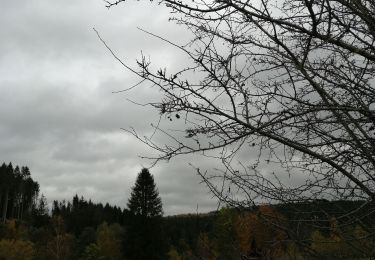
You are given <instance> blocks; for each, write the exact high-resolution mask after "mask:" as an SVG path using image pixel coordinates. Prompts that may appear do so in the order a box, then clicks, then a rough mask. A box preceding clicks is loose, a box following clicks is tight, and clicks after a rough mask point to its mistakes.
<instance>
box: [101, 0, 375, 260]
mask: <svg viewBox="0 0 375 260" xmlns="http://www.w3.org/2000/svg"><path fill="white" fill-rule="evenodd" d="M124 1H125V0H118V1H115V2H108V7H111V6H113V5H117V4H119V3H120V2H124ZM160 2H161V3H162V4H165V5H166V6H167V8H169V9H170V10H171V13H172V17H171V19H172V20H174V21H176V23H177V24H180V25H183V26H185V27H186V28H187V29H188V30H189V31H190V32H191V35H192V39H191V41H190V42H189V43H188V44H181V43H178V44H175V43H172V42H171V41H168V40H165V39H162V38H161V37H159V38H160V39H162V40H164V41H167V42H169V43H170V44H171V46H172V47H174V48H176V49H177V50H179V51H182V52H184V53H185V54H186V55H187V57H188V58H189V59H190V65H189V63H185V64H187V65H186V67H185V68H183V69H181V70H179V71H173V69H172V70H171V72H168V71H167V70H166V69H160V70H155V71H154V70H153V69H152V66H150V61H149V60H148V59H146V58H145V57H142V58H141V59H140V60H139V61H138V65H139V69H135V68H130V67H129V66H128V65H126V64H125V63H122V64H123V65H124V66H125V67H127V68H128V69H130V70H131V71H132V72H135V73H136V74H138V75H139V76H140V77H141V78H143V79H146V81H142V82H143V83H142V84H139V85H138V87H139V86H142V85H144V84H147V83H146V82H151V86H156V87H158V88H159V89H160V90H161V91H162V92H163V93H164V97H163V98H162V99H161V101H160V102H159V103H152V104H150V105H152V106H154V107H155V108H156V109H158V110H159V111H160V114H161V116H165V117H166V118H168V119H171V120H172V118H173V119H174V120H176V121H177V120H178V118H181V119H184V120H183V121H184V124H177V125H179V127H181V125H182V127H183V128H184V130H185V136H181V135H179V134H178V133H180V132H181V131H169V130H166V129H158V126H156V130H159V132H160V133H162V134H165V135H166V136H167V137H170V140H171V142H170V143H168V145H163V144H161V145H159V144H157V143H155V140H151V139H148V138H144V137H142V136H141V135H139V134H138V133H137V132H135V131H133V130H131V131H130V132H131V133H132V134H134V135H135V136H136V137H137V138H139V139H140V140H142V141H143V142H145V143H146V144H148V145H149V146H151V147H153V148H155V149H156V150H157V151H158V152H160V155H159V156H158V157H157V158H155V159H156V160H160V159H166V160H169V159H170V158H172V157H174V156H176V155H181V154H189V153H197V152H198V153H202V154H203V155H209V156H216V157H217V158H218V159H219V160H220V161H221V162H222V163H223V165H224V167H223V169H222V170H218V171H217V172H212V171H211V173H209V172H208V173H207V172H205V171H202V170H200V169H198V172H199V173H200V174H201V177H202V178H203V180H204V181H205V182H206V184H207V185H208V187H209V188H210V190H211V191H212V192H213V193H214V194H215V195H216V196H217V197H218V198H219V199H220V200H221V201H224V202H226V203H228V204H230V205H233V206H239V207H248V206H252V205H254V204H256V203H258V202H271V203H275V202H281V203H291V202H294V203H296V202H300V203H302V202H304V201H310V200H315V199H328V200H343V199H344V200H359V201H361V202H359V203H358V206H357V207H356V208H355V209H353V208H351V209H350V212H348V211H347V212H345V210H343V211H344V212H343V213H342V217H341V218H338V219H339V221H338V224H337V225H338V226H341V227H343V228H345V227H348V226H351V225H353V223H354V222H356V223H358V224H360V225H361V226H362V227H363V228H364V229H365V230H366V232H367V233H366V236H367V237H371V236H373V234H374V228H373V226H372V225H370V224H369V223H367V222H365V221H364V220H363V217H364V216H365V215H366V214H365V215H362V216H358V215H357V214H356V213H355V212H358V209H360V208H361V209H364V208H367V211H366V212H367V213H370V212H372V210H371V208H373V204H371V203H372V202H373V201H374V199H375V177H374V173H375V134H374V133H375V132H374V130H375V86H374V85H375V44H374V43H375V2H374V1H367V0H301V1H294V0H281V1H270V0H259V1H248V0H218V1H211V0H197V1H190V0H186V1H185V0H178V1H177V0H161V1H160ZM149 34H150V33H149ZM156 37H158V36H156ZM181 46H183V47H181ZM192 75H194V76H193V77H192ZM133 89H134V88H133ZM176 133H177V134H176ZM255 148H256V150H255ZM254 151H255V152H254ZM256 153H258V155H256ZM276 170H277V171H276ZM218 183H220V184H219V185H218ZM323 215H324V214H323ZM305 216H306V215H305ZM329 218H330V216H327V221H328V220H329ZM305 223H307V222H305ZM341 224H343V225H341ZM338 230H340V229H338ZM289 233H290V234H288V237H290V238H292V239H295V241H302V240H301V239H299V238H298V234H293V233H292V232H289ZM349 233H350V232H349ZM345 234H346V232H345V231H344V232H341V235H340V236H342V237H341V239H344V240H346V241H351V239H354V238H350V237H345ZM307 243H309V242H307ZM359 250H360V249H359ZM368 253H369V252H368V251H367V252H363V254H365V255H366V254H368Z"/></svg>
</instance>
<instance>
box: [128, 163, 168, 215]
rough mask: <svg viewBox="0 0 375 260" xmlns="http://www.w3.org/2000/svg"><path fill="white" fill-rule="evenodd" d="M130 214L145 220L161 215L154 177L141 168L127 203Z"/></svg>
mask: <svg viewBox="0 0 375 260" xmlns="http://www.w3.org/2000/svg"><path fill="white" fill-rule="evenodd" d="M128 208H129V210H130V213H132V214H133V215H135V216H141V217H145V218H150V217H160V216H162V215H163V206H162V202H161V198H160V196H159V192H158V190H157V188H156V185H155V182H154V177H153V176H152V175H151V174H150V172H149V170H148V169H146V168H143V169H142V171H141V172H140V173H139V174H138V177H137V180H136V182H135V185H134V187H133V189H132V193H131V196H130V199H129V202H128Z"/></svg>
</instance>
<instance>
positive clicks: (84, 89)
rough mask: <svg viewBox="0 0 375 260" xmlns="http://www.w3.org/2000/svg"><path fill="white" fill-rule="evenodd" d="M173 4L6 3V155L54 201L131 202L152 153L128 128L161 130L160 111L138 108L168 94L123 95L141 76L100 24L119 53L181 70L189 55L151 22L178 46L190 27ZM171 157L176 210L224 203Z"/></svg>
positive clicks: (0, 148)
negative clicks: (176, 19)
mask: <svg viewBox="0 0 375 260" xmlns="http://www.w3.org/2000/svg"><path fill="white" fill-rule="evenodd" d="M167 11H168V10H165V9H164V8H162V7H159V6H158V5H157V4H156V3H152V4H151V3H150V2H149V1H140V2H138V1H129V2H127V3H126V4H123V5H120V6H117V7H115V8H112V9H110V10H108V9H107V8H106V7H105V3H104V2H103V1H101V0H90V1H88V0H64V1H57V0H17V1H3V2H2V5H1V8H0V24H1V26H0V35H1V41H0V91H1V94H0V161H1V162H7V163H8V162H12V163H13V164H14V165H20V166H22V165H25V166H29V168H30V170H31V173H32V177H33V178H34V179H35V180H36V181H37V182H38V183H39V184H40V186H41V193H43V194H44V195H45V196H46V197H47V199H48V201H49V202H51V201H52V200H55V199H58V200H62V199H66V200H70V199H71V198H72V197H73V196H74V195H75V194H76V193H77V194H78V195H80V196H81V195H82V196H84V197H85V198H87V199H88V198H91V199H92V200H93V201H96V202H103V203H105V202H109V203H110V204H112V205H118V206H121V207H125V205H126V202H127V200H128V198H129V195H130V189H131V187H132V186H133V184H134V181H135V178H136V175H137V173H138V172H139V171H140V170H141V168H142V167H143V166H149V161H146V160H142V159H140V158H139V155H147V154H151V151H150V150H149V149H148V148H147V147H145V146H144V145H142V144H141V143H140V142H139V141H137V140H136V139H135V138H133V137H132V136H131V135H129V134H127V133H126V132H124V131H123V130H121V129H120V128H129V127H135V128H136V129H137V130H139V131H140V133H142V134H145V135H149V134H151V133H152V128H151V127H150V124H151V123H157V121H158V114H157V112H156V111H153V110H150V109H147V108H144V107H140V106H136V105H134V104H133V103H131V102H129V101H127V99H131V100H133V101H136V102H140V103H144V102H147V101H152V100H154V99H157V98H158V93H157V92H155V91H150V89H142V88H138V89H137V91H133V92H127V93H126V94H123V93H122V94H113V93H112V92H113V91H118V90H121V89H125V88H127V87H129V86H131V85H133V84H135V83H136V82H137V81H138V79H137V78H135V77H134V75H132V74H131V73H129V72H128V71H126V70H125V69H124V68H123V67H121V65H120V64H119V63H118V62H116V60H115V59H114V58H113V57H112V56H111V55H110V54H109V52H108V51H107V50H106V48H105V47H104V46H103V44H102V43H101V42H100V41H99V39H98V38H97V36H96V34H95V32H94V31H93V29H92V28H93V27H95V28H96V29H97V30H98V31H99V32H100V34H101V36H102V37H103V38H104V39H105V40H106V42H107V43H108V44H109V45H110V46H111V48H112V49H113V50H115V51H116V53H117V54H118V55H119V56H120V57H121V58H122V59H124V61H125V62H127V63H128V64H134V63H135V59H136V58H137V57H139V56H140V53H141V51H142V52H143V53H144V54H146V55H149V56H150V57H151V59H152V61H153V62H154V63H155V65H156V66H158V65H160V66H162V67H168V68H173V67H176V66H179V65H180V64H181V63H182V62H183V61H182V59H183V58H182V56H181V54H180V53H178V51H177V50H173V49H171V48H170V46H168V45H166V44H165V43H163V42H161V41H160V40H157V39H153V38H150V37H149V36H147V35H146V34H145V33H143V32H141V31H139V30H138V29H137V27H142V28H144V29H146V30H148V31H151V32H154V33H157V34H160V35H162V36H165V37H167V38H168V39H171V40H174V41H176V42H179V41H180V42H181V43H184V42H185V40H187V36H186V33H185V31H184V29H183V28H181V27H178V26H176V25H174V24H173V23H169V22H168V16H169V14H168V12H167ZM189 161H194V162H195V163H196V164H201V165H203V166H208V167H212V166H215V165H214V162H211V161H207V159H202V158H199V157H195V158H193V157H190V158H177V159H175V160H172V161H171V162H169V163H168V164H167V163H161V164H159V165H157V166H156V167H154V168H152V169H151V170H150V171H151V173H153V174H154V176H155V180H156V183H157V186H158V188H159V192H160V195H161V197H162V200H163V203H164V211H165V213H166V214H167V215H168V214H177V213H187V212H195V211H196V208H197V204H198V205H199V208H198V210H199V212H207V211H209V210H213V209H215V208H216V205H217V202H216V201H215V200H214V199H212V197H211V195H210V194H208V190H207V189H206V187H205V186H204V185H202V184H200V179H199V178H198V177H197V175H196V173H195V171H194V169H193V168H192V167H190V166H189V164H188V162H189Z"/></svg>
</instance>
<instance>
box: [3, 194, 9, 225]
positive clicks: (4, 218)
mask: <svg viewBox="0 0 375 260" xmlns="http://www.w3.org/2000/svg"><path fill="white" fill-rule="evenodd" d="M8 200H9V190H7V192H6V193H5V200H4V206H3V222H4V223H5V220H6V218H7V210H8Z"/></svg>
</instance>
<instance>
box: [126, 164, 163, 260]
mask: <svg viewBox="0 0 375 260" xmlns="http://www.w3.org/2000/svg"><path fill="white" fill-rule="evenodd" d="M128 207H129V212H130V216H131V217H130V223H129V226H128V229H127V232H126V237H125V240H124V242H125V244H124V252H125V254H126V256H127V258H129V259H165V257H166V256H165V251H166V250H165V245H164V239H163V235H162V232H161V231H162V229H161V225H162V222H161V220H162V218H161V216H162V215H163V208H162V202H161V198H160V196H159V192H158V190H157V188H156V185H155V182H154V178H153V176H152V175H151V174H150V172H149V170H148V169H146V168H143V169H142V170H141V172H140V173H139V174H138V177H137V180H136V182H135V185H134V187H133V190H132V193H131V195H130V199H129V201H128Z"/></svg>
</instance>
